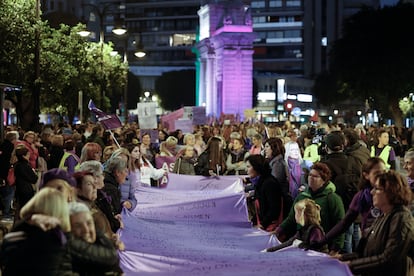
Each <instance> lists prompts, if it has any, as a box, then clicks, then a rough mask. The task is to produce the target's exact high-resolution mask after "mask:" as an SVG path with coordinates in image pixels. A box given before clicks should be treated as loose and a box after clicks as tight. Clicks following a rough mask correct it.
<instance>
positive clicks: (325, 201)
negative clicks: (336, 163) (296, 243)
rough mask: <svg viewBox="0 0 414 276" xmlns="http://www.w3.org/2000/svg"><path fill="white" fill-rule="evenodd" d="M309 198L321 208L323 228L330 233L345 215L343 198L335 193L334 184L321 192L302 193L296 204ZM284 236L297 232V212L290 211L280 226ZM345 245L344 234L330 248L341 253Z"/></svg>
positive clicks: (326, 186) (308, 189)
mask: <svg viewBox="0 0 414 276" xmlns="http://www.w3.org/2000/svg"><path fill="white" fill-rule="evenodd" d="M305 198H309V199H312V200H314V201H315V202H316V203H317V204H318V205H319V206H320V207H321V226H322V228H323V229H324V231H325V232H329V231H330V230H331V229H332V227H334V226H335V225H336V224H337V223H338V222H340V221H341V220H342V218H343V217H344V215H345V211H344V204H343V203H342V200H341V198H340V197H339V196H338V195H337V194H336V193H335V185H334V184H333V183H332V182H330V181H329V182H328V183H326V184H325V185H324V186H323V187H321V188H320V189H319V190H317V191H315V192H313V191H312V190H311V189H310V188H309V187H308V188H306V190H305V191H303V192H302V193H300V194H299V195H298V196H297V197H296V199H295V201H294V203H293V206H295V204H296V202H298V201H300V200H302V199H305ZM280 228H281V231H282V233H283V234H285V235H287V236H288V237H291V236H292V235H294V234H295V233H296V231H297V223H296V220H295V210H294V208H293V207H292V208H291V209H290V212H289V215H288V217H287V218H286V219H285V220H284V221H283V222H282V224H281V225H280ZM343 245H344V234H341V235H339V236H338V237H336V238H335V239H334V240H333V241H332V243H330V244H329V248H330V249H332V250H336V251H339V250H340V249H341V248H342V247H343Z"/></svg>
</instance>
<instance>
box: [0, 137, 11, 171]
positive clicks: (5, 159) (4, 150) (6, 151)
mask: <svg viewBox="0 0 414 276" xmlns="http://www.w3.org/2000/svg"><path fill="white" fill-rule="evenodd" d="M13 149H14V145H13V144H12V142H10V141H9V140H4V142H3V143H2V144H1V145H0V178H1V179H7V173H8V171H9V168H10V158H11V155H12V152H13Z"/></svg>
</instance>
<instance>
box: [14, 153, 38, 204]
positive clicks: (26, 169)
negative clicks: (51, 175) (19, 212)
mask: <svg viewBox="0 0 414 276" xmlns="http://www.w3.org/2000/svg"><path fill="white" fill-rule="evenodd" d="M14 175H15V176H16V198H17V202H18V203H19V206H20V207H23V206H24V205H25V204H26V203H27V202H28V201H29V200H30V199H31V198H32V197H33V196H34V194H35V190H34V189H33V184H36V181H37V174H36V173H35V172H34V171H33V169H32V167H31V166H30V164H29V162H28V161H27V160H20V161H18V162H17V163H16V164H14Z"/></svg>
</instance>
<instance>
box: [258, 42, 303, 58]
mask: <svg viewBox="0 0 414 276" xmlns="http://www.w3.org/2000/svg"><path fill="white" fill-rule="evenodd" d="M302 48H303V47H302V46H291V45H289V46H274V47H255V48H254V50H255V51H254V57H255V58H276V59H279V58H281V59H283V58H291V59H302V58H303V56H302V53H303V50H302Z"/></svg>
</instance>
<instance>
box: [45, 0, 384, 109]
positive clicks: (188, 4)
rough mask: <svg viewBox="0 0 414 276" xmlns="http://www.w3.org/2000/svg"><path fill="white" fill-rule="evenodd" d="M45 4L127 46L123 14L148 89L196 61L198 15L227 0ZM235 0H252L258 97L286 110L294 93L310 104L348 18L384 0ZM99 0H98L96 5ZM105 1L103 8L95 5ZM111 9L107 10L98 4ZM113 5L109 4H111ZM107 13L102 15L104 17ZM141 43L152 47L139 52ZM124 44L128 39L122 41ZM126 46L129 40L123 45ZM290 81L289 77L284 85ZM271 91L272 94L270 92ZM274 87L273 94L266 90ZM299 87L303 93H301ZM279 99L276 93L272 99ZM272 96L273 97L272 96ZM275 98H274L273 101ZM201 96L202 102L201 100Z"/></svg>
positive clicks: (59, 0) (133, 64) (136, 69)
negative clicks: (119, 23) (117, 29)
mask: <svg viewBox="0 0 414 276" xmlns="http://www.w3.org/2000/svg"><path fill="white" fill-rule="evenodd" d="M41 1H42V8H43V10H44V12H46V13H50V12H53V11H57V10H59V11H65V12H69V13H72V14H73V13H74V14H75V15H76V16H77V17H78V18H84V19H87V21H88V22H89V23H88V27H89V28H91V29H95V31H94V32H93V35H92V36H91V37H92V39H96V41H98V39H99V37H100V36H99V30H100V29H102V25H103V26H104V28H103V29H104V36H105V41H113V42H114V44H115V45H116V47H119V48H122V45H124V44H123V42H122V41H120V39H119V38H117V37H115V36H114V35H113V34H112V32H111V30H112V28H113V27H114V25H115V23H116V19H117V18H121V19H123V21H124V24H125V27H126V28H127V29H128V36H127V39H128V42H127V44H126V45H127V46H126V48H127V57H128V62H129V65H130V71H131V72H133V73H134V74H135V75H137V76H139V78H140V80H141V84H142V87H143V89H144V91H150V92H151V91H153V90H154V88H155V80H156V79H157V78H158V77H159V76H161V75H162V73H164V72H166V71H171V70H183V69H189V68H195V66H196V65H195V63H196V61H197V60H196V54H195V53H194V45H195V43H196V42H197V39H198V37H197V35H198V32H199V30H198V28H199V15H198V12H199V11H200V9H202V7H203V6H205V5H206V4H209V3H220V2H229V1H220V0H211V1H208V0H204V1H203V0H164V1H163V0H158V1H154V0H147V1H146V0H121V1H119V0H118V1H114V0H70V1H69V0H41ZM231 2H238V3H243V4H245V5H249V6H250V7H251V16H252V24H253V31H254V32H253V33H254V40H253V46H254V47H253V49H254V54H253V77H254V82H255V84H256V85H255V86H257V92H260V93H264V94H262V99H269V100H261V101H259V102H260V103H261V105H262V106H263V105H264V106H265V108H264V109H268V110H269V111H271V110H274V109H275V108H276V110H277V109H281V111H282V110H283V108H284V106H283V103H284V102H286V100H291V101H292V102H293V103H294V105H295V106H298V107H299V108H300V109H301V110H306V109H308V108H310V107H311V104H310V102H314V100H312V99H311V101H310V102H309V98H308V97H306V96H305V98H306V99H307V100H306V101H304V102H301V101H298V98H299V97H301V95H311V89H312V86H313V79H314V77H315V76H316V75H317V74H319V73H320V72H322V71H324V70H325V69H327V67H328V65H329V55H328V53H329V50H330V48H331V47H332V45H333V42H334V41H335V40H336V39H338V38H339V37H340V35H341V29H342V23H343V20H344V19H345V18H347V17H348V16H350V15H352V14H354V13H356V12H358V11H359V10H360V9H361V8H362V7H363V6H368V7H374V8H377V7H379V6H380V0H248V1H241V0H240V1H237V0H233V1H231ZM89 4H92V5H89ZM92 6H95V7H100V9H96V8H92ZM105 6H108V8H106V9H105V16H99V15H98V14H99V11H103V8H104V7H105ZM109 6H110V7H109ZM100 17H101V18H102V21H103V23H102V24H101V23H100ZM138 44H142V45H143V46H144V49H145V51H146V52H147V55H146V56H145V57H144V58H142V59H137V58H136V57H135V56H134V55H133V53H134V51H135V48H136V45H138ZM119 45H121V46H119ZM124 48H125V47H124ZM281 83H284V85H281ZM269 93H270V94H269ZM266 94H268V95H266ZM298 95H299V96H298ZM272 99H273V100H272ZM266 101H267V102H266ZM272 101H273V102H272ZM198 104H199V103H198Z"/></svg>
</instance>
